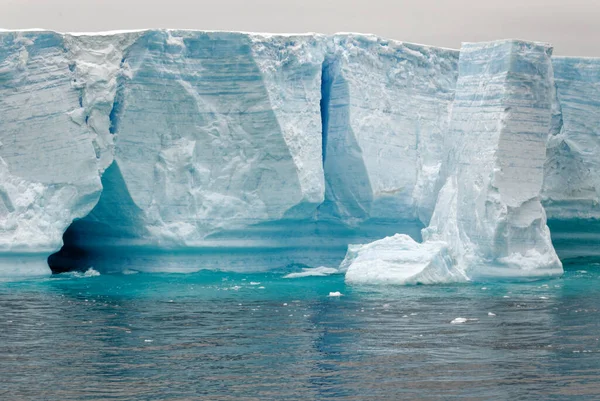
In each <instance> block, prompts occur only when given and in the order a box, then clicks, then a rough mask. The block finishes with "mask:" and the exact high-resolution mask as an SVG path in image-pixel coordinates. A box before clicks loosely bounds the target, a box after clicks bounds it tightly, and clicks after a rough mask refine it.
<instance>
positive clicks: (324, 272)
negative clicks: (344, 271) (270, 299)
mask: <svg viewBox="0 0 600 401" xmlns="http://www.w3.org/2000/svg"><path fill="white" fill-rule="evenodd" d="M339 272H340V271H339V270H338V269H336V268H334V267H325V266H320V267H313V268H303V269H302V271H301V272H298V273H290V274H288V275H286V276H283V278H300V277H323V276H329V275H331V274H336V273H339Z"/></svg>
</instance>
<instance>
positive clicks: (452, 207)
mask: <svg viewBox="0 0 600 401" xmlns="http://www.w3.org/2000/svg"><path fill="white" fill-rule="evenodd" d="M550 54H551V49H550V48H549V47H548V46H546V45H543V44H537V43H526V42H519V41H506V42H491V43H481V44H469V43H467V44H464V45H463V47H462V49H461V52H460V61H459V66H458V68H459V78H458V82H457V85H456V92H455V97H454V103H453V108H452V113H451V119H450V120H451V122H450V128H449V131H448V133H447V135H446V136H445V142H446V143H447V146H448V153H447V156H446V160H445V162H444V165H443V168H442V173H441V174H440V180H441V181H442V182H444V184H443V187H442V188H441V190H440V192H439V194H438V198H437V204H436V207H435V210H434V213H433V217H432V219H431V222H430V225H429V227H428V228H427V229H425V230H423V239H424V242H423V243H422V244H418V243H416V242H415V241H414V240H413V239H411V238H410V237H408V236H406V235H396V236H394V237H389V238H385V239H383V240H380V241H377V242H375V243H373V244H368V245H365V246H359V247H351V248H350V251H349V253H348V255H347V257H346V259H345V260H344V263H343V267H345V268H347V274H346V279H347V280H348V281H351V282H369V283H387V282H392V283H400V284H416V283H423V284H430V283H437V282H449V281H467V280H489V279H504V278H507V277H509V278H518V277H525V278H534V277H539V276H542V277H543V276H554V275H560V274H561V273H562V264H561V262H560V260H559V259H558V256H557V255H556V253H555V251H554V248H553V246H552V242H551V239H550V231H549V229H548V227H547V225H546V214H545V211H544V208H543V207H542V204H541V198H540V192H541V190H542V184H543V179H544V162H545V156H546V141H547V138H548V133H549V127H550V123H551V119H552V101H553V95H554V93H555V88H554V82H553V72H552V63H551V61H550Z"/></svg>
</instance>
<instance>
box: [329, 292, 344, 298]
mask: <svg viewBox="0 0 600 401" xmlns="http://www.w3.org/2000/svg"><path fill="white" fill-rule="evenodd" d="M343 295H344V294H342V293H341V292H339V291H334V292H330V293H329V296H330V297H341V296H343Z"/></svg>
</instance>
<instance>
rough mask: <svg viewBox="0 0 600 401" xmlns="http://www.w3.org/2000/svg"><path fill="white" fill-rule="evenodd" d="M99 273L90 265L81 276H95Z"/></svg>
mask: <svg viewBox="0 0 600 401" xmlns="http://www.w3.org/2000/svg"><path fill="white" fill-rule="evenodd" d="M99 275H100V273H99V272H98V271H97V270H94V268H93V267H90V268H89V269H87V270H86V272H85V273H83V277H97V276H99Z"/></svg>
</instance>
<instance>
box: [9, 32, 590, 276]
mask: <svg viewBox="0 0 600 401" xmlns="http://www.w3.org/2000/svg"><path fill="white" fill-rule="evenodd" d="M0 39H1V48H0V82H1V83H2V86H0V92H1V93H2V97H1V98H0V99H1V100H0V115H1V119H0V141H1V146H0V200H1V201H0V224H1V227H0V274H38V273H43V272H48V271H49V269H48V265H47V263H46V259H47V258H48V256H49V255H51V254H53V253H54V252H56V251H57V250H59V249H60V248H61V246H62V245H63V238H64V242H65V245H64V247H63V249H62V251H61V252H59V253H56V254H54V255H52V256H51V258H50V264H51V265H52V267H53V269H54V270H55V271H61V270H65V269H70V268H73V267H79V268H86V267H87V266H89V265H90V264H93V265H94V266H95V267H96V268H98V269H100V270H115V269H116V270H119V269H123V268H135V269H139V270H160V271H195V270H199V269H202V268H218V269H231V270H244V271H248V270H264V269H270V268H278V267H285V266H288V265H291V264H300V265H305V267H306V266H323V265H324V266H335V265H337V264H339V263H340V261H341V260H342V259H343V257H344V253H345V252H346V248H347V246H348V244H349V243H366V242H369V241H374V240H377V239H379V238H383V237H386V236H389V237H388V238H386V239H384V240H381V241H377V242H375V243H373V244H370V245H366V246H363V247H357V246H351V247H350V249H349V251H348V254H347V257H346V259H345V261H344V263H343V264H342V267H343V268H344V269H345V268H347V269H348V273H347V277H348V279H349V280H350V281H360V280H365V281H369V282H381V281H389V280H392V281H393V282H397V283H409V282H440V281H462V280H467V279H472V278H478V277H484V276H491V277H496V278H497V277H498V276H508V277H514V276H526V277H538V276H546V275H555V274H559V273H560V271H561V265H560V261H559V260H558V258H557V257H556V253H555V252H554V249H553V247H552V243H551V242H550V234H549V231H548V228H547V226H546V217H545V211H544V208H543V207H542V204H543V206H544V207H545V208H546V210H547V213H548V215H549V218H550V226H551V228H552V229H553V230H554V228H555V227H556V230H557V232H558V233H559V234H558V236H557V238H558V242H557V244H568V249H571V252H570V253H568V252H566V251H565V253H563V255H565V256H568V257H574V256H588V255H590V254H593V252H592V247H590V246H589V245H590V240H589V237H590V236H589V235H587V236H586V234H585V233H583V234H582V233H581V228H580V226H578V224H579V223H580V222H581V221H587V222H589V221H594V222H595V221H600V213H598V207H597V204H598V195H597V194H598V192H599V191H600V190H597V188H598V186H597V185H596V181H597V180H595V179H594V177H595V175H596V173H597V171H598V164H597V163H596V161H595V158H594V156H595V155H596V154H597V152H596V146H595V145H594V144H595V142H596V141H597V135H596V127H595V125H594V124H595V123H594V121H596V120H595V119H596V118H597V116H596V115H595V114H596V111H595V110H596V107H597V106H598V105H597V104H596V100H597V99H596V98H597V97H598V96H597V95H598V94H597V93H596V92H597V90H596V89H597V88H596V87H597V85H598V82H599V78H600V73H599V71H600V70H599V69H598V68H597V67H598V66H599V65H600V64H599V63H598V61H596V60H591V59H565V58H554V59H551V58H550V53H551V51H550V48H549V47H548V46H545V45H541V44H536V43H528V42H519V41H501V42H492V43H483V44H465V45H464V46H463V48H462V49H461V50H460V51H458V50H451V49H440V48H435V47H429V46H422V45H414V44H408V43H403V42H397V41H393V40H386V39H382V38H378V37H376V36H373V35H360V34H336V35H331V36H328V35H319V34H307V35H269V34H246V33H235V32H202V31H177V30H149V31H132V32H114V33H106V34H59V33H54V32H47V31H21V32H10V31H0ZM553 67H554V72H553ZM554 81H556V89H555V83H554ZM582 90H583V91H582ZM582 93H583V94H582ZM582 105H583V106H582ZM548 136H549V140H548V143H547V145H546V139H547V138H548ZM542 183H543V187H542ZM540 199H541V200H542V201H543V203H540ZM432 216H433V217H432ZM426 226H429V227H428V228H427V229H425V230H424V231H423V239H424V240H425V242H423V243H420V241H421V240H422V236H421V232H420V231H421V229H422V228H424V227H426ZM599 226H600V225H599ZM395 234H397V235H395ZM63 235H64V237H63ZM586 238H587V239H586ZM561 241H562V242H561ZM574 241H577V242H578V243H583V244H584V245H583V246H581V247H579V248H577V247H573V246H572V243H573V242H574ZM586 241H587V242H586ZM564 248H565V249H566V247H564ZM560 250H561V247H559V251H560ZM408 265H410V268H407V267H406V266H408ZM480 265H481V266H482V267H483V266H487V268H486V269H484V268H479V267H477V268H475V266H480ZM403 271H404V272H403ZM411 272H412V273H411ZM361 277H362V278H361Z"/></svg>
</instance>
